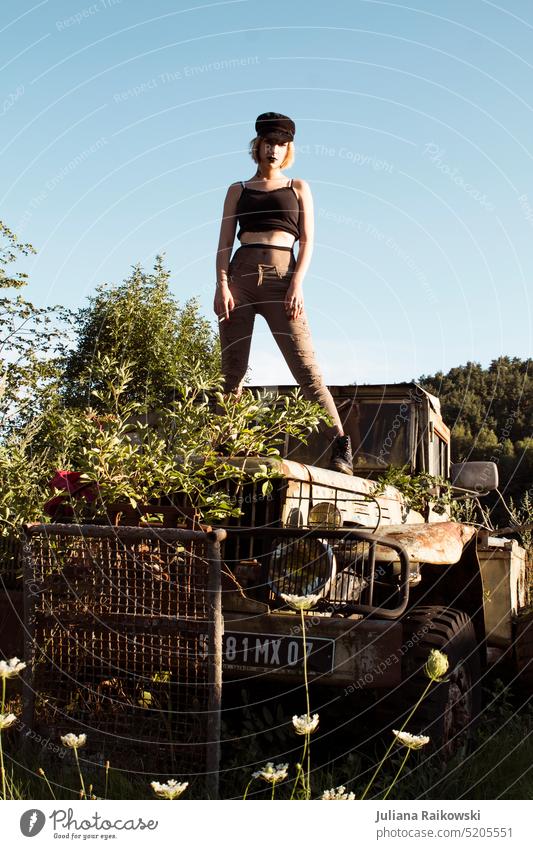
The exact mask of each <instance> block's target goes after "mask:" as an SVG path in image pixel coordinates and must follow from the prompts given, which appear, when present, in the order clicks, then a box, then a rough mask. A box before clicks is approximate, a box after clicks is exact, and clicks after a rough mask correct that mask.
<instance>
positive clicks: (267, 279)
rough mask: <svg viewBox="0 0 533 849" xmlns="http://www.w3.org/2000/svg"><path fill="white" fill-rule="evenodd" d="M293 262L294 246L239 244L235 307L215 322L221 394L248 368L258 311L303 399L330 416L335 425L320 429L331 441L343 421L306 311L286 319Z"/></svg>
mask: <svg viewBox="0 0 533 849" xmlns="http://www.w3.org/2000/svg"><path fill="white" fill-rule="evenodd" d="M295 265H296V258H295V256H294V254H293V252H292V250H284V249H283V248H276V247H272V246H269V245H265V246H261V247H256V246H255V245H254V246H253V247H240V248H239V249H238V250H237V251H236V252H235V254H234V255H233V258H232V260H231V262H230V264H229V268H228V277H229V287H230V291H231V294H232V295H233V299H234V301H235V308H234V309H233V310H231V311H230V317H229V320H228V319H224V320H223V321H220V322H219V332H220V346H221V353H222V372H223V375H224V381H225V383H224V390H225V392H234V393H236V394H238V393H239V392H240V391H241V388H242V385H243V382H244V377H245V375H246V371H247V368H248V360H249V356H250V345H251V341H252V332H253V328H254V321H255V316H256V315H257V314H259V315H262V316H263V318H264V319H265V321H266V322H267V324H268V326H269V327H270V330H271V331H272V335H273V336H274V339H275V340H276V342H277V345H278V347H279V349H280V351H281V353H282V354H283V356H284V358H285V361H286V363H287V365H288V367H289V369H290V371H291V373H292V375H293V377H294V379H295V380H296V382H297V383H298V384H299V385H300V388H301V390H302V394H303V396H304V398H306V399H307V400H309V401H315V402H317V403H318V404H320V405H321V406H322V407H323V408H324V409H325V410H327V412H328V413H329V414H330V416H331V417H332V419H333V421H334V426H333V427H329V426H327V425H325V424H324V425H323V426H322V428H321V429H322V431H323V432H324V433H325V434H327V435H328V437H329V438H330V439H334V438H335V437H336V436H337V435H338V433H339V432H340V431H342V424H341V421H340V418H339V414H338V412H337V408H336V406H335V402H334V401H333V398H332V396H331V393H330V391H329V389H328V388H327V386H326V385H325V384H324V380H323V378H322V374H321V372H320V369H319V367H318V365H317V362H316V357H315V353H314V351H313V342H312V339H311V332H310V330H309V325H308V323H307V318H306V316H305V312H304V313H301V314H300V316H299V317H298V318H296V319H294V318H289V317H288V316H287V312H286V309H285V303H284V301H285V294H286V292H287V289H288V288H289V285H290V282H291V276H292V272H293V269H294V266H295Z"/></svg>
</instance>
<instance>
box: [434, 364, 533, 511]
mask: <svg viewBox="0 0 533 849" xmlns="http://www.w3.org/2000/svg"><path fill="white" fill-rule="evenodd" d="M419 383H420V384H421V385H422V386H423V387H424V389H427V390H428V391H429V392H432V393H433V394H434V395H437V396H438V397H439V398H440V400H441V405H442V414H443V417H444V420H445V421H446V422H447V424H448V425H449V426H450V428H451V431H452V442H451V448H452V460H453V462H461V461H464V460H491V461H492V462H494V463H497V464H498V471H499V477H500V489H501V490H502V492H503V493H504V494H505V495H506V496H507V497H509V496H512V497H513V498H514V499H515V501H516V500H520V498H521V497H522V495H523V493H524V492H525V491H526V490H528V488H529V487H530V486H531V480H532V479H533V438H532V436H531V434H532V433H533V380H532V379H531V360H521V359H520V358H518V357H498V358H497V359H495V360H493V361H492V362H491V364H490V366H489V367H488V368H486V369H484V368H482V366H481V365H480V364H479V363H473V362H468V363H466V365H464V366H458V367H456V368H452V369H450V371H449V372H448V373H447V374H443V373H442V372H437V373H436V374H434V375H425V376H422V377H421V378H420V380H419ZM489 503H490V499H489ZM495 513H496V514H497V518H498V520H499V521H501V522H503V523H507V517H506V515H505V514H504V513H503V512H502V511H501V509H500V507H499V506H498V505H496V507H495Z"/></svg>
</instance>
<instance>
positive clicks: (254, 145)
mask: <svg viewBox="0 0 533 849" xmlns="http://www.w3.org/2000/svg"><path fill="white" fill-rule="evenodd" d="M260 143H261V136H256V137H255V138H254V139H252V140H251V142H250V156H251V157H252V159H253V161H254V162H257V163H259V155H258V154H259V145H260ZM293 164H294V142H291V141H290V142H289V143H288V145H287V153H286V154H285V159H284V160H283V162H282V163H281V165H280V168H291V167H292V165H293Z"/></svg>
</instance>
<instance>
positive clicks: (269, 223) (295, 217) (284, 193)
mask: <svg viewBox="0 0 533 849" xmlns="http://www.w3.org/2000/svg"><path fill="white" fill-rule="evenodd" d="M241 186H242V192H241V195H240V197H239V200H238V201H237V218H238V220H239V227H240V229H239V232H238V233H237V238H238V239H240V238H241V236H242V234H243V233H246V232H252V233H254V232H255V233H258V232H261V231H263V230H285V231H286V232H287V233H292V235H293V236H295V237H296V239H299V238H300V230H299V227H298V221H299V217H300V206H299V204H298V198H297V196H296V192H295V191H294V188H293V186H292V180H291V181H290V183H289V185H288V186H283V188H281V189H271V190H270V191H263V190H262V189H249V188H247V187H246V186H245V185H244V183H241Z"/></svg>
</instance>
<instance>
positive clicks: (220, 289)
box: [213, 283, 235, 322]
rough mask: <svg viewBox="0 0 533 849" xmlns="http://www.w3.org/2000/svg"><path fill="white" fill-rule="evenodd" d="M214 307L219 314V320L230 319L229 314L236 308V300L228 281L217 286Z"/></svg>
mask: <svg viewBox="0 0 533 849" xmlns="http://www.w3.org/2000/svg"><path fill="white" fill-rule="evenodd" d="M213 309H214V310H215V312H216V314H217V315H218V320H219V322H220V321H224V319H226V320H227V321H229V314H230V312H231V310H233V309H235V301H234V300H233V295H232V294H231V292H230V288H229V286H228V285H227V283H223V284H222V285H221V286H217V288H216V292H215V300H214V303H213Z"/></svg>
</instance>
